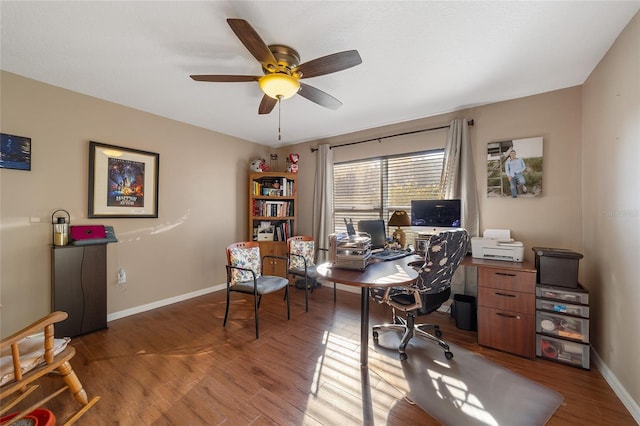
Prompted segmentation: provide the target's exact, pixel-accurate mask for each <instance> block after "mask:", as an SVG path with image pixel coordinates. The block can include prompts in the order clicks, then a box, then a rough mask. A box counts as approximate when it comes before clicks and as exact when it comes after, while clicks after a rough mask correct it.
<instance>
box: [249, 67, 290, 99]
mask: <svg viewBox="0 0 640 426" xmlns="http://www.w3.org/2000/svg"><path fill="white" fill-rule="evenodd" d="M258 84H260V89H262V91H263V92H264V93H265V94H266V95H267V96H269V97H271V98H273V99H287V98H290V97H292V96H293V95H295V94H296V93H298V90H300V82H299V81H298V79H297V78H295V77H292V76H290V75H288V74H284V73H274V74H267V75H264V76H262V77H260V80H258Z"/></svg>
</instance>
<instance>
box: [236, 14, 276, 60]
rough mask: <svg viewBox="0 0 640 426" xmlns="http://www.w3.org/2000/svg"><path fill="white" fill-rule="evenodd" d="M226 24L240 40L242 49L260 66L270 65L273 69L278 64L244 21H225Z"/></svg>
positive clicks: (254, 31)
mask: <svg viewBox="0 0 640 426" xmlns="http://www.w3.org/2000/svg"><path fill="white" fill-rule="evenodd" d="M227 23H228V24H229V26H230V27H231V29H232V30H233V32H234V33H235V34H236V36H237V37H238V38H239V39H240V41H241V42H242V44H244V47H246V48H247V50H249V52H251V54H252V55H253V57H254V58H256V59H257V60H258V62H260V63H261V64H262V65H272V66H273V67H275V66H276V65H277V63H278V61H276V58H274V57H273V53H271V50H269V46H267V44H266V43H265V42H264V41H262V39H261V38H260V36H259V35H258V33H257V32H256V30H254V29H253V27H252V26H251V25H250V24H249V23H248V22H247V21H245V20H244V19H232V18H229V19H227Z"/></svg>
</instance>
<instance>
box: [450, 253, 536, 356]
mask: <svg viewBox="0 0 640 426" xmlns="http://www.w3.org/2000/svg"><path fill="white" fill-rule="evenodd" d="M461 265H463V266H474V267H477V268H478V344H480V345H483V346H488V347H491V348H494V349H499V350H502V351H505V352H510V353H513V354H516V355H520V356H524V357H527V358H535V356H536V353H535V351H536V348H535V339H536V330H535V328H536V324H535V321H536V313H535V310H536V300H535V293H536V268H535V266H534V265H533V264H532V263H531V262H529V261H524V262H507V261H502V260H487V259H476V258H473V257H471V256H467V257H465V258H464V260H463V261H462V263H461Z"/></svg>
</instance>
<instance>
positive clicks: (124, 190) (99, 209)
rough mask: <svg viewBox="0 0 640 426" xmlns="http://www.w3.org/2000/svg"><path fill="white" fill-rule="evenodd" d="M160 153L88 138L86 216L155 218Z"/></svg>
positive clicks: (156, 213)
mask: <svg viewBox="0 0 640 426" xmlns="http://www.w3.org/2000/svg"><path fill="white" fill-rule="evenodd" d="M159 167H160V154H157V153H155V152H148V151H141V150H138V149H132V148H124V147H121V146H115V145H107V144H103V143H99V142H89V217H90V218H102V217H106V218H157V217H158V173H159V170H160V169H159Z"/></svg>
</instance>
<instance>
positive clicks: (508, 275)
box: [495, 272, 517, 277]
mask: <svg viewBox="0 0 640 426" xmlns="http://www.w3.org/2000/svg"><path fill="white" fill-rule="evenodd" d="M495 274H496V275H504V276H505V277H515V276H517V275H516V274H508V273H506V272H496V273H495Z"/></svg>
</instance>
